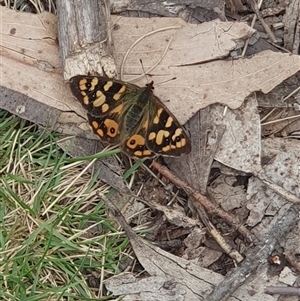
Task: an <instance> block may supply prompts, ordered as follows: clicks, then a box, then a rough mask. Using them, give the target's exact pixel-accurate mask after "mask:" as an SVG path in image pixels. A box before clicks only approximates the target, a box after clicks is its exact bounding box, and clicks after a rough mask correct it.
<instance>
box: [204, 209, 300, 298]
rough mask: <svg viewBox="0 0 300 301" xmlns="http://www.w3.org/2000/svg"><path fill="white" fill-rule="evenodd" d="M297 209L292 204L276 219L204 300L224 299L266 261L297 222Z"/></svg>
mask: <svg viewBox="0 0 300 301" xmlns="http://www.w3.org/2000/svg"><path fill="white" fill-rule="evenodd" d="M299 210H300V206H299V205H292V206H291V207H290V208H289V209H288V210H286V211H285V212H284V213H283V214H282V215H281V216H280V217H279V218H278V219H277V220H276V222H275V224H274V225H273V227H272V228H271V229H270V231H269V232H268V233H266V234H265V235H264V236H263V238H262V239H261V242H260V243H259V244H258V245H257V246H256V247H254V248H253V249H252V250H251V251H250V252H248V254H247V257H246V259H245V260H244V261H243V262H242V263H241V264H240V265H239V266H238V267H237V268H234V269H233V270H231V272H230V273H228V274H227V275H226V277H225V279H224V280H223V281H222V283H220V284H218V285H217V286H216V287H215V288H214V290H213V292H212V293H211V294H210V295H209V296H207V297H206V298H205V301H225V300H226V299H227V298H228V297H229V296H230V295H231V294H232V293H233V292H234V291H235V290H236V289H237V288H238V287H239V286H241V285H242V284H243V283H244V282H245V281H246V279H247V278H248V277H249V276H250V275H251V274H252V272H253V271H255V270H256V269H257V267H258V266H259V265H261V264H263V263H266V262H267V260H268V257H269V255H270V254H271V253H272V251H273V250H274V247H275V245H276V243H277V242H278V241H280V240H281V239H282V238H283V237H284V236H285V235H286V234H287V233H288V232H289V231H291V229H292V228H293V227H294V226H295V224H296V223H298V222H299Z"/></svg>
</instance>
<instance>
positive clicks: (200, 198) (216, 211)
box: [152, 161, 256, 242]
mask: <svg viewBox="0 0 300 301" xmlns="http://www.w3.org/2000/svg"><path fill="white" fill-rule="evenodd" d="M152 167H153V168H155V169H156V170H157V171H158V172H159V173H160V174H162V175H163V176H164V177H166V178H168V179H169V180H170V181H171V182H172V183H173V184H175V185H176V186H178V187H180V188H182V189H183V190H184V191H185V192H186V193H187V194H188V195H189V196H190V197H191V198H193V199H194V200H195V201H196V202H199V203H200V204H201V205H202V206H203V207H204V208H205V210H206V211H207V212H208V213H209V214H213V215H217V216H220V217H221V218H223V219H224V220H225V221H226V222H228V223H229V224H231V225H232V226H233V227H234V228H235V229H236V230H237V231H239V232H240V233H241V234H242V235H243V236H244V237H245V238H246V239H247V240H249V241H250V242H254V241H256V238H255V236H254V235H253V234H252V233H251V232H250V231H248V230H247V229H246V227H245V226H243V225H242V224H241V223H240V221H239V220H238V219H237V218H235V217H234V216H232V215H231V214H230V213H228V212H226V211H224V210H222V209H221V208H217V207H216V206H215V205H214V204H212V203H211V202H210V201H209V199H208V198H207V197H205V196H204V195H202V194H201V193H200V192H198V191H196V190H195V189H193V188H192V187H190V186H189V185H188V184H187V183H185V182H184V181H182V180H180V179H179V178H177V177H176V176H175V175H173V174H172V173H171V172H170V171H169V170H168V169H167V168H166V167H164V166H162V165H161V164H159V163H158V162H157V161H153V162H152Z"/></svg>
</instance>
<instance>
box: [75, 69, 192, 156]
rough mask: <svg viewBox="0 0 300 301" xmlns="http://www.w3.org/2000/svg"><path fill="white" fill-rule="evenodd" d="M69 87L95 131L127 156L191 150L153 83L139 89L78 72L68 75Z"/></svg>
mask: <svg viewBox="0 0 300 301" xmlns="http://www.w3.org/2000/svg"><path fill="white" fill-rule="evenodd" d="M70 87H71V91H72V93H73V95H74V96H75V97H76V98H77V99H78V100H79V101H80V102H81V104H82V105H83V107H84V108H85V109H86V110H87V115H88V119H89V123H90V125H91V126H92V128H93V130H94V132H95V133H96V134H97V135H98V136H99V137H100V139H101V140H102V141H104V142H107V143H109V144H111V145H115V146H119V147H120V148H121V149H122V151H123V152H124V153H126V154H127V155H128V156H130V157H135V158H140V159H141V158H149V157H153V156H154V155H156V154H158V155H164V156H180V155H181V154H188V153H189V152H190V151H191V144H190V140H189V138H188V135H187V134H186V132H185V131H184V129H183V127H182V126H181V125H180V124H179V122H178V120H177V119H176V118H175V117H174V115H173V114H172V113H171V112H170V111H169V110H168V109H167V108H166V107H165V105H164V104H163V103H162V102H161V101H160V99H159V98H158V97H156V96H155V95H154V94H153V82H151V83H149V84H147V85H146V86H145V87H143V88H141V87H139V86H136V85H134V84H131V83H126V82H123V81H120V80H115V79H109V78H106V77H102V76H85V75H78V76H75V77H72V78H71V80H70Z"/></svg>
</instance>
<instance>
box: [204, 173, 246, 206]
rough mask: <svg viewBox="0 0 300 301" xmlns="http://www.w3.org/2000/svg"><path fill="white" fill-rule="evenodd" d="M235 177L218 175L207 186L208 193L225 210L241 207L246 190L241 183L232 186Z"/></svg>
mask: <svg viewBox="0 0 300 301" xmlns="http://www.w3.org/2000/svg"><path fill="white" fill-rule="evenodd" d="M235 182H236V177H233V176H228V175H220V176H219V177H218V178H217V179H216V180H215V181H214V182H213V183H212V184H211V185H210V186H209V187H208V193H209V196H211V197H212V198H213V200H214V201H215V202H216V203H217V204H218V205H219V206H221V207H222V208H223V209H224V210H225V211H231V210H233V209H235V208H239V207H241V204H242V202H243V201H244V200H245V195H246V192H245V190H244V187H243V186H242V185H240V186H233V184H234V183H235Z"/></svg>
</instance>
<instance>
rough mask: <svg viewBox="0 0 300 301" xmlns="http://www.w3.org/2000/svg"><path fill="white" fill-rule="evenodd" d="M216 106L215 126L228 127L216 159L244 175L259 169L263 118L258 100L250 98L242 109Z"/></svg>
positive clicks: (253, 97)
mask: <svg viewBox="0 0 300 301" xmlns="http://www.w3.org/2000/svg"><path fill="white" fill-rule="evenodd" d="M223 114H224V108H222V107H221V106H217V107H215V110H214V115H213V116H214V117H213V120H214V123H215V124H222V125H225V126H226V131H225V133H224V135H223V137H222V140H221V142H220V145H219V148H218V151H217V152H216V155H215V159H216V160H218V161H220V162H221V163H222V164H225V165H227V166H230V167H232V168H234V169H237V170H242V171H244V172H255V171H257V170H259V169H260V134H261V132H260V117H259V114H258V112H257V101H256V99H255V96H254V95H253V96H251V97H249V98H248V100H247V101H246V102H245V103H244V104H243V106H242V107H241V108H240V109H237V110H227V111H226V113H225V115H223Z"/></svg>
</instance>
